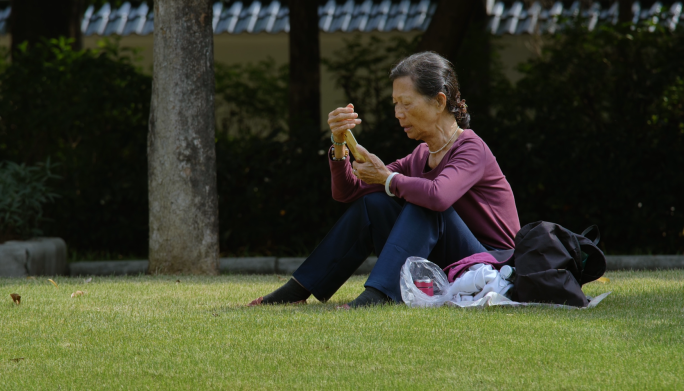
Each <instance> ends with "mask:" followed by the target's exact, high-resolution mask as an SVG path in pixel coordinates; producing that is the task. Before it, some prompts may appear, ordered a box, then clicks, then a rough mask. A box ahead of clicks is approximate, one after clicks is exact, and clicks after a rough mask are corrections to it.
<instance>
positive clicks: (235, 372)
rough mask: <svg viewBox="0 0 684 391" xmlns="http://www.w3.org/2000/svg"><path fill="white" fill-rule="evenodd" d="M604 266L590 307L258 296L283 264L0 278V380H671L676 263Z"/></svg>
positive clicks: (355, 289)
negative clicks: (259, 268)
mask: <svg viewBox="0 0 684 391" xmlns="http://www.w3.org/2000/svg"><path fill="white" fill-rule="evenodd" d="M606 276H607V277H608V278H610V281H609V282H608V283H605V284H604V283H599V282H594V283H591V284H587V285H586V286H585V288H584V290H585V292H586V293H587V294H589V295H598V294H601V293H603V292H607V291H613V293H612V294H611V295H610V296H608V297H607V298H606V299H604V301H603V302H601V304H599V306H598V307H597V308H594V309H589V310H563V309H551V308H498V307H493V308H487V309H479V310H477V309H476V310H473V309H459V308H447V307H443V308H432V309H412V308H407V307H406V306H404V305H391V306H384V307H375V308H367V309H360V310H353V311H338V310H335V305H336V304H340V303H344V302H347V301H349V300H351V299H353V298H354V297H356V295H358V294H359V293H360V292H361V291H362V290H363V282H364V280H365V278H364V277H354V278H352V279H351V280H350V281H349V282H348V283H347V284H345V286H344V287H342V289H341V290H340V291H339V292H338V293H337V294H336V295H335V296H334V297H333V300H331V302H328V303H319V302H317V301H316V300H315V299H310V300H309V303H310V304H309V305H306V306H265V307H259V308H245V307H243V306H242V304H245V303H247V302H249V301H250V300H252V299H254V298H256V297H258V296H261V295H263V294H265V293H268V292H270V291H271V290H273V289H275V288H277V287H278V286H280V285H281V284H282V283H284V282H285V278H282V277H278V276H219V277H193V276H180V277H179V276H139V277H111V278H104V277H95V278H93V281H92V282H91V283H89V284H86V283H85V282H84V279H82V278H63V277H58V278H55V281H56V282H57V283H58V284H59V288H55V287H54V286H53V285H52V284H50V283H49V282H47V280H46V279H45V278H38V279H37V280H24V279H21V280H20V279H0V293H1V296H2V297H3V298H4V299H2V300H0V390H41V389H44V390H47V389H50V390H53V389H69V390H72V389H73V390H87V389H126V390H132V389H162V390H190V389H193V390H210V389H211V390H213V389H223V390H234V389H249V390H251V389H258V390H262V389H305V390H309V389H354V390H361V389H363V390H366V389H392V390H393V389H410V390H419V389H420V390H423V389H440V388H448V389H568V390H572V389H634V390H640V389H681V388H684V327H683V326H684V284H683V282H684V271H660V272H614V273H608V274H607V275H606ZM177 279H178V280H180V282H179V283H177V282H176V280H177ZM76 290H82V291H86V292H87V293H86V294H85V295H84V296H82V297H79V298H74V299H72V298H71V297H70V296H71V293H73V292H74V291H76ZM10 293H17V294H19V295H21V296H22V299H21V304H20V305H18V306H17V305H14V304H13V303H12V301H11V298H10V296H9V294H10Z"/></svg>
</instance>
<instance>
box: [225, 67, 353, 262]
mask: <svg viewBox="0 0 684 391" xmlns="http://www.w3.org/2000/svg"><path fill="white" fill-rule="evenodd" d="M288 68H289V67H288V66H281V67H276V66H275V63H274V62H273V61H272V60H269V61H264V62H260V63H257V64H245V65H238V66H230V67H227V66H222V65H217V67H216V94H217V96H219V97H220V100H217V113H223V114H225V113H228V115H227V116H226V117H225V120H224V121H223V122H222V123H221V124H220V126H219V127H218V129H219V130H218V131H217V143H216V156H217V171H218V172H217V180H218V189H219V224H220V240H221V249H222V252H223V253H224V254H226V255H249V254H262V255H264V254H265V255H270V254H277V255H304V254H307V253H308V252H310V251H311V250H312V249H313V248H314V247H315V246H316V244H317V243H318V242H319V241H320V240H321V239H322V238H323V236H324V235H325V234H326V232H327V231H328V229H329V228H330V227H331V226H332V224H333V223H334V221H335V220H336V219H337V218H338V217H339V216H340V214H341V211H342V208H343V206H342V205H341V204H339V203H337V202H335V201H333V200H332V198H331V193H330V191H331V190H330V186H331V184H330V171H329V169H328V163H327V156H326V155H325V153H326V152H327V150H328V147H329V146H330V141H329V140H326V137H325V135H324V134H323V133H321V134H320V137H319V135H317V134H314V135H308V136H306V135H303V134H302V133H303V132H297V131H294V132H291V131H290V130H289V129H288V128H287V123H288V105H287V88H288V87H287V86H288V84H287V83H288ZM217 117H219V118H220V117H221V115H220V114H219V115H217Z"/></svg>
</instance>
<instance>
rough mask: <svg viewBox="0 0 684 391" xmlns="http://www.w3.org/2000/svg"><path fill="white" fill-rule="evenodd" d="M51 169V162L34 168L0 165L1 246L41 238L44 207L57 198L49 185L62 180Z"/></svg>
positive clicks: (11, 163) (22, 165)
mask: <svg viewBox="0 0 684 391" xmlns="http://www.w3.org/2000/svg"><path fill="white" fill-rule="evenodd" d="M52 168H53V166H51V164H50V160H49V159H48V160H47V162H45V163H44V164H37V165H35V166H27V165H25V164H16V163H13V162H2V163H0V243H3V242H5V241H7V240H10V239H28V238H30V237H33V236H39V235H42V233H43V231H42V230H41V229H40V224H41V223H42V222H44V221H45V220H46V219H45V217H43V205H44V204H46V203H49V202H52V201H54V200H55V199H56V198H57V197H58V195H57V194H55V193H53V192H52V191H51V189H50V188H49V187H48V185H47V181H48V180H49V179H57V178H59V177H58V176H57V175H55V174H53V173H52Z"/></svg>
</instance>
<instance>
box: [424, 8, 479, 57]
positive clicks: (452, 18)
mask: <svg viewBox="0 0 684 391" xmlns="http://www.w3.org/2000/svg"><path fill="white" fill-rule="evenodd" d="M483 6H484V5H483V3H482V1H479V0H478V1H476V0H439V3H437V9H436V10H435V15H434V16H433V17H432V21H431V22H430V25H429V26H428V28H427V31H425V33H424V34H423V38H422V39H421V41H420V44H418V51H419V52H423V51H428V50H431V51H434V52H437V53H439V54H440V55H442V56H443V57H444V58H446V59H447V60H449V61H451V62H452V63H456V57H457V55H458V50H459V49H460V48H461V44H462V43H463V39H464V38H465V36H466V33H467V31H468V26H469V25H470V21H471V20H472V17H473V14H474V13H475V11H476V10H477V9H478V7H483Z"/></svg>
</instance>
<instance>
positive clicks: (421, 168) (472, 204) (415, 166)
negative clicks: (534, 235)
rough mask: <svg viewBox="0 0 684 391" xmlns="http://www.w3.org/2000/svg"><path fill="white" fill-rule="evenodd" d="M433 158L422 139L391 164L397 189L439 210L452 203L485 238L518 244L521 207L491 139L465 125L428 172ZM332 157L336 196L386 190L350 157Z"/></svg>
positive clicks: (498, 245) (352, 198)
mask: <svg viewBox="0 0 684 391" xmlns="http://www.w3.org/2000/svg"><path fill="white" fill-rule="evenodd" d="M428 157H429V152H428V146H427V144H426V143H422V144H420V145H419V146H418V147H416V149H414V150H413V152H412V153H411V154H409V155H408V156H406V157H404V158H401V159H399V160H397V161H395V162H392V163H390V164H388V165H387V168H388V169H389V170H390V171H392V172H397V173H398V174H397V175H395V176H394V177H393V178H392V181H391V183H390V191H391V192H392V194H394V195H395V196H397V197H401V198H403V199H404V200H406V201H407V202H410V203H413V204H416V205H419V206H422V207H425V208H428V209H430V210H434V211H438V212H443V211H445V210H447V209H448V208H450V207H453V208H454V209H455V210H456V212H457V213H458V214H459V216H460V217H461V218H462V219H463V222H465V223H466V225H467V226H468V228H470V231H471V232H472V233H473V234H474V235H475V237H476V238H477V239H478V240H479V241H480V243H483V244H486V245H489V246H492V247H494V248H499V249H507V248H513V247H514V238H515V235H516V233H518V231H519V230H520V221H519V219H518V211H517V209H516V207H515V199H514V197H513V191H512V190H511V186H510V185H509V183H508V181H507V180H506V177H505V176H504V175H503V173H502V172H501V168H499V164H498V163H497V162H496V158H495V157H494V155H493V154H492V151H491V150H490V149H489V147H488V146H487V144H485V142H484V141H483V140H482V139H481V138H480V137H479V136H478V135H477V134H475V132H473V131H472V130H471V129H466V130H465V131H464V132H463V133H462V134H461V135H460V136H459V137H458V139H456V142H454V145H452V146H451V148H450V149H449V151H448V152H447V154H446V156H444V158H443V159H442V161H441V162H440V163H439V164H438V165H437V167H435V168H433V169H432V170H429V171H427V172H426V171H425V169H426V166H427V159H428ZM329 160H330V173H331V174H332V195H333V199H335V200H337V201H340V202H353V201H355V200H357V199H359V198H361V197H363V196H364V195H366V194H370V193H374V192H379V191H383V192H384V191H385V188H384V186H383V185H379V184H374V185H369V184H367V183H365V182H363V181H361V180H360V179H358V178H357V177H356V176H354V174H353V173H352V167H351V164H350V162H349V160H343V161H333V160H332V159H329ZM428 168H429V167H428Z"/></svg>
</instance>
